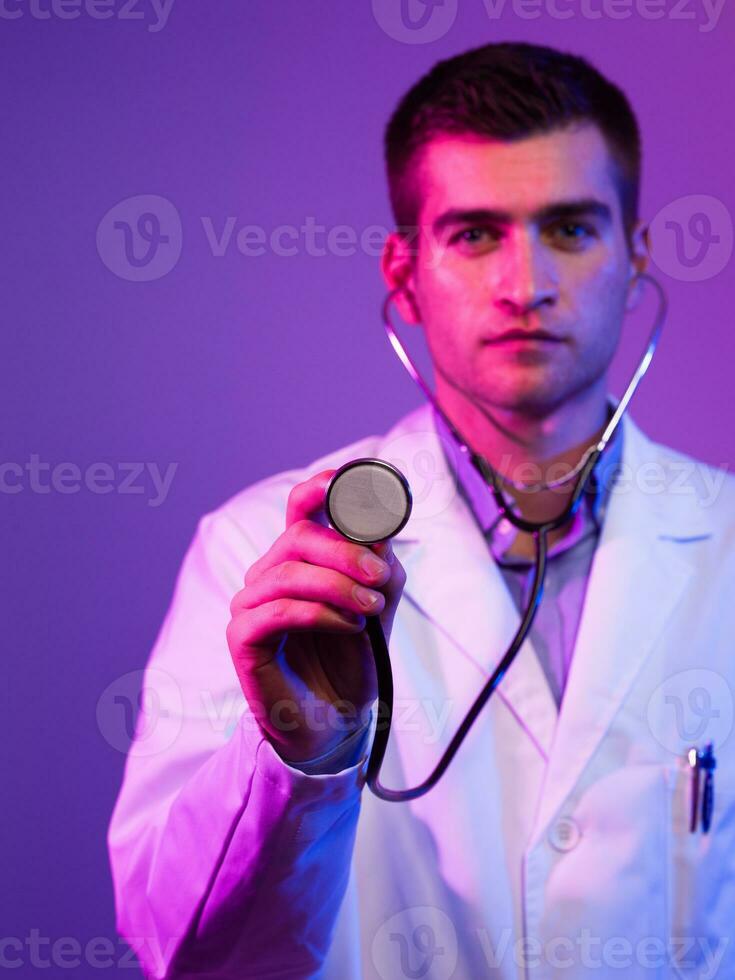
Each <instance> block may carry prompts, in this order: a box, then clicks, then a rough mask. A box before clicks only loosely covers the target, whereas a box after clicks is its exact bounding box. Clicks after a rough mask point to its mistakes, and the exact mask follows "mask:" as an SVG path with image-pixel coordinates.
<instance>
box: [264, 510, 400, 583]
mask: <svg viewBox="0 0 735 980" xmlns="http://www.w3.org/2000/svg"><path fill="white" fill-rule="evenodd" d="M294 560H297V561H303V562H308V563H309V564H311V565H316V566H319V567H321V568H332V569H334V570H335V571H338V572H342V574H343V575H347V576H349V577H350V578H352V579H355V581H357V582H361V583H362V584H363V585H369V586H371V587H375V586H378V585H382V584H384V583H385V582H386V581H387V580H388V578H389V576H390V565H388V564H387V563H386V562H384V561H383V560H382V559H381V558H379V557H378V556H377V555H376V554H375V552H374V551H373V550H372V549H371V548H369V547H366V546H365V545H361V544H356V543H355V542H353V541H348V540H347V538H345V537H343V536H342V535H341V534H340V533H339V532H338V531H335V530H333V529H332V528H329V527H321V526H320V525H319V524H314V522H313V521H309V520H302V521H297V523H296V524H292V525H291V527H289V529H288V530H287V531H284V533H283V534H281V535H280V536H279V537H278V538H277V539H276V541H275V542H274V543H273V546H272V547H271V548H270V550H269V551H268V552H266V554H265V555H263V556H262V557H261V558H259V559H258V561H256V562H255V564H254V565H252V566H251V567H250V568H249V569H248V572H247V574H246V576H245V584H246V585H247V586H250V585H251V584H253V583H255V582H256V581H257V580H258V579H259V578H260V576H261V575H263V574H264V573H265V572H266V571H267V570H268V569H269V568H272V567H274V566H275V565H279V564H280V563H281V562H284V561H294Z"/></svg>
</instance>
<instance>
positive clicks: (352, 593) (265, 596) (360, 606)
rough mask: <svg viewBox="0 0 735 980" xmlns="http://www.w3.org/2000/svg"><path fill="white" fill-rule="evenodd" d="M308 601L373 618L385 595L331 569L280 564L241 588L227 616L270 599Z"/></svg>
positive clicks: (288, 562)
mask: <svg viewBox="0 0 735 980" xmlns="http://www.w3.org/2000/svg"><path fill="white" fill-rule="evenodd" d="M281 598H292V599H308V600H310V601H312V602H323V603H328V604H329V605H331V606H334V607H335V608H337V609H340V610H346V611H349V612H353V613H360V614H361V613H365V614H369V615H375V614H377V613H379V612H382V610H383V608H384V606H385V596H384V595H383V593H382V592H380V591H378V590H377V589H371V588H369V587H367V586H364V585H362V584H360V583H358V582H355V581H354V579H351V578H350V577H349V576H347V575H343V574H342V573H341V572H337V571H334V569H331V568H319V567H318V566H316V565H309V564H307V563H306V562H301V561H284V562H281V563H280V564H279V565H275V566H273V567H272V568H269V569H267V570H266V571H264V572H263V573H262V574H261V576H260V577H259V578H258V579H257V581H255V582H253V584H252V585H249V586H247V588H245V589H241V590H240V592H238V593H237V595H236V596H235V598H234V599H233V600H232V603H231V605H230V612H231V614H232V615H233V616H234V615H237V613H238V612H240V611H241V610H243V609H253V608H255V607H256V606H260V605H262V604H264V603H266V602H270V601H271V600H273V599H281Z"/></svg>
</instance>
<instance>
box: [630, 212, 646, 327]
mask: <svg viewBox="0 0 735 980" xmlns="http://www.w3.org/2000/svg"><path fill="white" fill-rule="evenodd" d="M630 237H631V242H630V279H629V287H628V298H627V300H626V303H625V310H626V312H628V313H629V312H630V311H631V310H634V309H635V308H636V307H637V306H638V303H639V302H640V299H641V294H642V286H641V281H640V279H639V276H640V275H641V274H642V273H644V272H645V271H646V269H647V268H648V261H649V258H650V255H651V249H650V238H649V233H648V225H647V224H644V223H643V222H642V221H637V222H636V223H635V226H634V228H633V231H632V232H631V236H630Z"/></svg>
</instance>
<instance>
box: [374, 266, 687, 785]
mask: <svg viewBox="0 0 735 980" xmlns="http://www.w3.org/2000/svg"><path fill="white" fill-rule="evenodd" d="M639 278H641V279H644V280H646V281H648V282H650V283H651V284H652V285H653V286H654V287H655V290H656V292H657V295H658V300H659V305H658V310H657V312H656V316H655V319H654V323H653V326H652V328H651V331H650V334H649V337H648V342H647V344H646V348H645V350H644V352H643V356H642V357H641V359H640V361H639V363H638V366H637V367H636V369H635V371H634V373H633V375H632V377H631V379H630V381H629V382H628V385H627V387H626V389H625V392H624V394H623V396H622V398H621V399H620V401H619V402H618V404H617V406H616V408H615V410H614V412H613V414H612V416H611V418H610V421H609V423H608V425H607V426H606V428H605V430H604V432H603V434H602V436H601V437H600V440H599V442H597V443H596V444H595V445H594V446H592V447H591V448H590V449H589V450H588V455H587V458H586V459H585V460H584V464H583V465H582V468H581V469H580V471H579V474H578V476H577V479H576V483H575V485H574V489H573V491H572V495H571V497H570V499H569V501H568V503H567V505H566V506H565V507H564V508H563V510H562V511H561V513H560V514H559V515H558V516H557V517H555V518H553V519H551V520H549V521H544V522H534V521H528V520H526V519H525V518H523V517H521V516H520V515H518V514H516V513H514V511H513V509H512V507H510V506H509V504H508V502H507V499H506V497H505V494H504V493H503V491H502V488H501V486H500V482H501V478H500V476H499V474H498V473H496V471H495V470H494V469H493V468H492V467H491V466H490V464H489V463H488V462H487V460H486V459H485V458H484V457H483V456H480V455H479V454H477V453H474V452H473V451H472V450H471V449H470V447H469V444H468V443H467V441H466V440H465V439H464V438H463V437H462V435H461V434H460V432H459V431H458V430H457V428H456V427H455V426H454V425H453V423H452V422H451V421H450V420H449V419H448V418H447V416H446V414H445V413H444V411H443V410H442V408H441V406H440V405H439V402H438V400H437V398H436V397H435V395H434V393H433V391H432V390H431V389H430V388H429V386H428V385H427V384H426V383H425V381H424V379H423V378H422V377H421V374H420V373H419V371H418V370H417V369H416V367H415V365H414V363H413V361H412V360H411V358H410V357H409V355H408V353H407V352H406V350H405V348H404V347H403V344H402V343H401V341H400V340H399V338H398V336H397V334H396V332H395V330H394V328H393V325H392V323H391V319H390V304H391V302H392V300H393V298H394V297H395V295H396V294H397V293H398V292H400V291H401V290H400V289H397V290H393V291H392V292H390V293H389V294H388V295H387V296H386V298H385V301H384V303H383V322H384V325H385V329H386V332H387V334H388V339H389V340H390V342H391V345H392V346H393V349H394V350H395V351H396V353H397V355H398V357H399V359H400V361H401V363H402V364H403V365H404V367H405V368H406V370H407V371H408V373H409V374H410V375H411V377H412V378H413V380H414V381H415V383H416V384H417V385H418V386H419V388H420V389H421V391H422V392H423V393H424V395H425V397H426V398H427V400H428V401H429V403H430V404H431V405H432V407H433V408H434V410H435V411H436V412H437V414H438V415H439V416H440V417H441V418H442V419H443V421H444V423H445V425H446V426H447V428H448V429H449V431H450V433H451V434H452V436H453V437H454V438H455V440H456V441H457V443H458V444H459V449H460V452H462V453H465V454H467V455H468V457H469V458H470V460H471V462H472V464H473V465H474V467H475V468H476V469H477V471H478V472H479V473H480V475H481V476H482V478H483V480H484V481H485V483H486V484H487V485H488V487H489V488H490V490H491V491H492V494H493V497H494V498H495V502H496V504H497V506H498V509H499V511H500V513H501V514H502V515H503V516H504V517H505V518H506V519H507V520H509V521H510V522H511V523H512V524H513V525H514V526H515V527H516V528H518V530H521V531H525V532H527V533H530V534H532V535H533V537H534V543H535V571H534V578H533V585H532V588H531V592H530V595H529V598H528V601H527V603H526V609H525V612H524V614H523V616H522V618H521V622H520V624H519V626H518V629H517V630H516V633H515V636H514V637H513V639H512V640H511V642H510V644H509V646H508V648H507V650H506V651H505V653H504V654H503V656H502V657H501V659H500V661H499V662H498V664H497V666H496V667H495V670H494V671H493V672H492V674H491V676H490V678H489V679H488V681H487V682H486V684H485V686H484V687H483V688H482V690H481V691H480V693H479V695H478V696H477V698H476V699H475V701H474V703H473V705H472V707H471V708H470V710H469V711H468V713H467V715H466V716H465V718H464V721H463V722H462V724H461V725H460V726H459V728H458V729H457V731H456V732H455V734H454V736H453V738H452V740H451V741H450V743H449V745H448V746H447V748H446V749H445V751H444V753H443V755H442V756H441V758H440V760H439V762H438V763H437V765H436V767H435V768H434V770H433V772H431V773H430V775H429V776H428V777H427V778H426V779H425V780H424V781H423V782H422V783H420V784H419V785H418V786H415V787H413V788H411V789H403V790H395V789H389V788H388V787H386V786H383V784H382V783H381V782H380V779H379V774H380V769H381V767H382V764H383V760H384V758H385V753H386V750H387V747H388V739H389V737H390V727H391V721H392V717H393V694H394V691H393V672H392V669H391V663H390V655H389V652H388V645H387V643H386V640H385V634H384V633H383V627H382V624H381V622H380V619H379V617H378V616H368V617H366V627H365V628H366V632H367V634H368V637H369V640H370V644H371V647H372V651H373V657H374V660H375V670H376V675H377V686H378V717H377V723H376V729H375V735H374V739H373V745H372V749H371V752H370V757H369V759H368V764H367V770H366V775H365V780H366V782H367V785H368V786H369V787H370V789H371V791H372V792H373V793H374V794H375V795H376V796H378V797H379V798H380V799H382V800H386V801H388V802H393V803H400V802H406V801H408V800H415V799H417V798H418V797H420V796H424V795H425V794H426V793H428V792H429V790H431V789H432V788H433V787H434V786H435V785H436V784H437V782H438V781H439V779H440V778H441V776H442V775H443V774H444V773H445V772H446V770H447V768H448V766H449V764H450V763H451V761H452V759H453V758H454V756H455V755H456V753H457V751H458V749H459V747H460V745H461V744H462V742H463V741H464V739H465V737H466V735H467V733H468V732H469V730H470V728H471V727H472V725H473V724H474V722H475V720H476V719H477V717H478V715H479V714H480V712H481V711H482V709H483V708H484V706H485V704H486V703H487V701H488V700H489V698H490V696H491V695H492V693H493V692H494V691H495V689H496V688H497V687H498V685H499V684H500V682H501V681H502V679H503V677H504V676H505V674H506V673H507V671H508V668H509V667H510V665H511V664H512V663H513V660H514V659H515V657H516V655H517V654H518V651H519V650H520V648H521V646H522V645H523V643H524V641H525V639H526V637H527V636H528V633H529V631H530V629H531V626H532V625H533V620H534V617H535V615H536V611H537V610H538V607H539V604H540V602H541V598H542V596H543V591H544V580H545V576H546V563H547V552H548V544H547V535H548V533H549V532H550V531H552V530H555V529H556V528H559V527H562V526H563V525H564V524H566V523H567V521H569V520H570V519H571V518H572V517H573V516H574V514H575V513H576V511H577V508H578V507H579V505H580V502H581V500H582V494H583V493H584V488H585V486H586V484H587V481H588V480H589V478H590V476H591V475H592V472H593V470H594V468H595V466H596V465H597V461H598V460H599V458H600V456H601V455H602V453H603V451H604V449H605V447H606V446H607V444H608V443H609V441H610V439H611V438H612V436H613V434H614V432H615V430H616V428H617V427H618V425H619V424H620V421H621V419H622V417H623V415H624V414H625V411H626V409H627V407H628V404H629V403H630V400H631V398H632V397H633V394H634V393H635V391H636V389H637V387H638V385H639V384H640V381H641V379H642V378H643V376H644V374H645V373H646V371H647V370H648V367H649V365H650V363H651V360H652V359H653V355H654V353H655V351H656V347H657V345H658V342H659V338H660V335H661V330H662V328H663V324H664V321H665V319H666V314H667V311H668V301H667V297H666V293H665V291H664V289H663V287H662V286H661V284H660V283H659V282H658V280H656V279H654V278H653V276H650V275H648V274H647V273H640V274H639Z"/></svg>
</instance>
